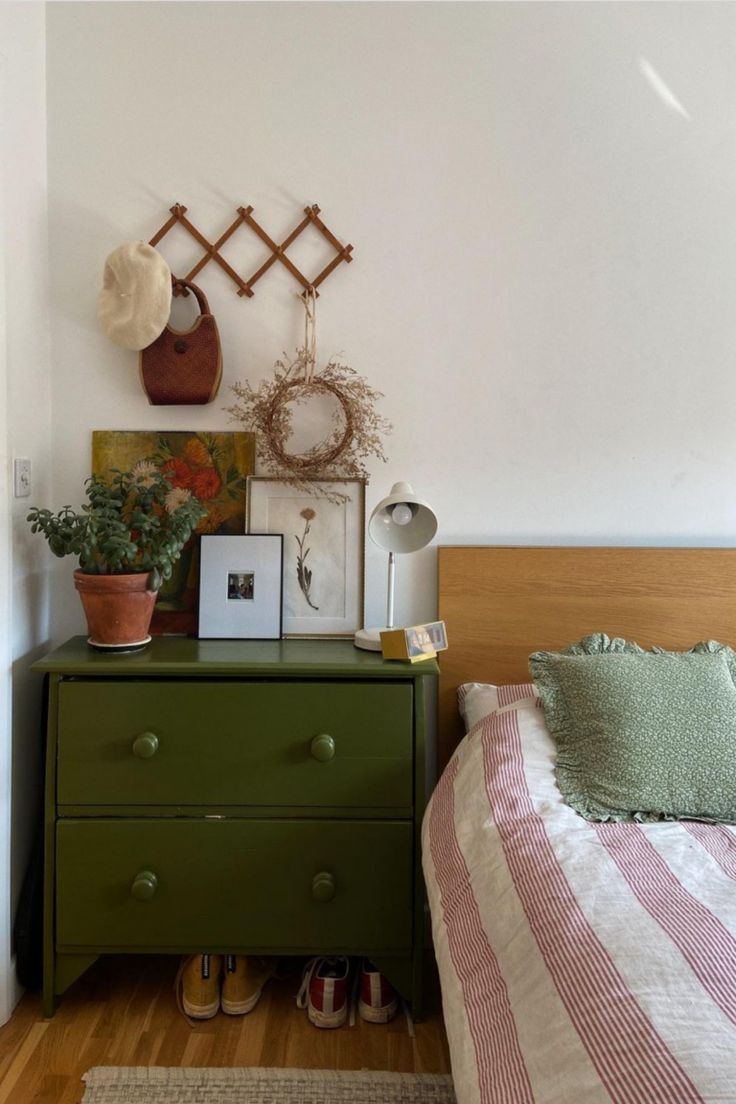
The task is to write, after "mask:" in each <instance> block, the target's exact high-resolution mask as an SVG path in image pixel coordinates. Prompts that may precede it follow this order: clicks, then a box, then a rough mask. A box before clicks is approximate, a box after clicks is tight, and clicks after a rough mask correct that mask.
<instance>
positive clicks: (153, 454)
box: [92, 430, 255, 635]
mask: <svg viewBox="0 0 736 1104" xmlns="http://www.w3.org/2000/svg"><path fill="white" fill-rule="evenodd" d="M146 464H153V465H155V466H156V467H157V468H159V469H161V470H162V471H163V472H165V473H166V474H167V475H168V476H169V478H170V480H171V483H172V486H173V487H174V488H181V489H182V490H188V491H190V492H191V493H192V494H195V495H196V496H197V498H199V499H200V500H201V501H202V502H203V504H204V505H205V506H206V507H207V516H206V517H205V518H203V519H202V521H201V522H200V523H199V525H198V527H197V532H196V534H195V536H194V537H193V538H192V540H191V541H189V542H188V544H187V545H185V547H184V549H183V551H182V555H181V559H180V560H179V561H178V563H177V564H176V566H175V568H174V574H173V576H172V578H171V579H169V580H166V581H165V582H164V584H163V586H162V588H161V592H160V594H159V598H158V601H157V602H156V608H155V611H154V614H153V621H152V623H151V632H152V633H155V634H158V635H161V634H162V633H186V634H196V632H197V609H198V598H197V596H198V590H199V537H200V536H201V534H203V533H226V534H231V535H234V534H237V533H244V532H245V521H246V503H247V492H248V476H250V475H252V474H253V472H254V470H255V434H254V433H228V432H212V433H205V432H199V433H195V432H193V431H186V430H185V431H181V430H175V431H158V432H157V431H155V430H154V431H148V430H140V431H138V430H131V431H128V430H95V432H93V434H92V471H93V473H94V474H95V475H99V476H102V477H104V476H105V475H106V474H108V473H109V472H110V470H111V469H113V468H117V469H119V470H120V471H129V470H133V469H135V468H136V466H137V465H146Z"/></svg>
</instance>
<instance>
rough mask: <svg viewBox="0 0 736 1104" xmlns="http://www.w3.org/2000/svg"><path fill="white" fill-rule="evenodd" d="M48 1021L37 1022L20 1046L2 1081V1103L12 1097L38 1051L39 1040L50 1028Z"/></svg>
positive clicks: (0, 1093) (0, 1086) (0, 1095)
mask: <svg viewBox="0 0 736 1104" xmlns="http://www.w3.org/2000/svg"><path fill="white" fill-rule="evenodd" d="M48 1026H49V1025H48V1024H47V1023H35V1024H33V1025H32V1027H31V1029H30V1030H29V1031H28V1033H27V1035H26V1036H25V1038H24V1040H23V1042H22V1043H21V1045H20V1047H19V1048H18V1050H17V1052H16V1054H15V1056H14V1058H13V1060H12V1062H11V1063H10V1066H9V1067H8V1070H7V1072H6V1074H5V1076H4V1077H3V1079H2V1082H0V1104H5V1102H6V1101H7V1100H8V1099H9V1098H10V1094H11V1093H12V1091H13V1089H14V1088H15V1085H16V1082H17V1081H18V1080H19V1078H20V1076H21V1074H22V1073H23V1070H24V1069H25V1067H26V1065H27V1064H28V1063H29V1062H30V1061H31V1058H32V1057H33V1056H34V1054H35V1052H36V1048H37V1047H38V1044H39V1042H40V1041H41V1039H42V1038H43V1036H44V1035H45V1034H46V1031H47V1029H48Z"/></svg>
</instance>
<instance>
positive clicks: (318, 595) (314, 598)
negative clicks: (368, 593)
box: [248, 476, 365, 637]
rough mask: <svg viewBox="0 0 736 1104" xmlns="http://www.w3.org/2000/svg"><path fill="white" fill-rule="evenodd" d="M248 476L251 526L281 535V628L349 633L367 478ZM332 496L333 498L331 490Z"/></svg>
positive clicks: (358, 613) (356, 618)
mask: <svg viewBox="0 0 736 1104" xmlns="http://www.w3.org/2000/svg"><path fill="white" fill-rule="evenodd" d="M304 485H305V488H306V487H307V485H312V486H313V487H314V493H312V494H310V493H309V490H308V489H303V490H301V489H299V488H297V487H294V486H292V485H291V484H290V483H287V482H284V481H283V480H280V479H271V478H269V477H262V476H254V477H252V478H250V479H249V480H248V531H249V532H255V533H280V534H282V536H283V538H284V635H285V636H302V637H312V636H334V637H339V636H347V637H352V636H353V634H354V633H355V631H356V629H359V628H360V627H361V626H362V624H363V535H364V532H365V484H364V483H363V481H362V480H360V479H333V480H315V479H309V480H307V479H305V480H304ZM330 496H331V497H330Z"/></svg>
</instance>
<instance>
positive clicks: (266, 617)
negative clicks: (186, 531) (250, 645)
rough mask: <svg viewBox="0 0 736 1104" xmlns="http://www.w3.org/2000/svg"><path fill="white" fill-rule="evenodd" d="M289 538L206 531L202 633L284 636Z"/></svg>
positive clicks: (239, 637) (262, 637)
mask: <svg viewBox="0 0 736 1104" xmlns="http://www.w3.org/2000/svg"><path fill="white" fill-rule="evenodd" d="M283 559H284V538H283V537H282V536H281V535H280V534H278V533H275V534H263V535H256V534H251V535H248V536H237V537H234V536H233V537H230V536H203V537H202V545H201V551H200V563H201V568H200V577H199V635H200V637H204V638H219V639H229V640H278V639H279V638H280V637H281V631H282V627H283V625H282V609H283V600H282V598H283Z"/></svg>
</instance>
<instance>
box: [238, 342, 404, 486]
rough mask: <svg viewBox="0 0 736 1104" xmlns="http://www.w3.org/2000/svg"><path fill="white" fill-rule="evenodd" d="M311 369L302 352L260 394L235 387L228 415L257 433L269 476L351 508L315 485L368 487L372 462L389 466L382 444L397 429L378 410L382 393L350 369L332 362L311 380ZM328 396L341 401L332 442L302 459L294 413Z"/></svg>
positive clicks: (279, 366) (278, 368)
mask: <svg viewBox="0 0 736 1104" xmlns="http://www.w3.org/2000/svg"><path fill="white" fill-rule="evenodd" d="M310 367H311V364H310V358H309V355H308V350H307V349H306V348H300V349H297V351H296V357H295V358H294V359H293V360H291V361H290V360H288V357H287V354H286V353H284V359H283V360H277V361H276V364H275V365H274V371H273V376H272V377H270V378H269V379H266V380H264V381H263V382H262V383H261V384H259V386H258V387H257V388H254V387H251V385H250V384H249V383H247V382H246V383H235V384H234V385H233V387H232V390H233V393H234V394H235V395H236V397H237V402H236V403H235V404H234V405H233V406H230V407H227V412H228V413H229V414H230V415H231V416H232V418H234V419H235V420H236V421H239V422H242V424H243V425H244V426H245V427H247V428H248V429H250V430H253V431H255V434H256V450H257V454H258V460H259V463H260V464H262V465H263V468H264V469H265V472H266V474H268V475H270V476H272V477H273V478H276V479H282V480H284V482H286V483H290V484H291V485H292V486H293V487H295V488H296V489H297V490H299V491H302V492H306V493H308V494H312V495H315V496H316V497H321V498H326V499H328V500H329V501H330V502H335V503H343V502H347V501H348V500H349V497H350V496H349V495H346V494H340V493H339V492H337V491H334V490H331V489H325V488H322V487H320V486H319V484H315V483H313V482H309V481H310V480H314V479H320V480H324V481H329V480H339V479H363V480H365V481H366V483H367V482H368V480H369V474H368V470H367V468H366V461H367V459H368V458H369V457H371V456H375V457H376V458H377V459H379V460H383V461H384V463H385V461H386V456H385V453H384V451H383V440H382V438H383V437H384V435H385V434H387V433H390V432H391V429H392V426H391V423H390V422H388V421H387V420H386V418H384V417H383V416H382V415H381V414H378V413H377V412H376V410H375V403H376V401H377V400H378V399H381V398H383V394H382V392H381V391H376V390H375V389H374V388H372V387H369V385H368V384H367V383H366V381H365V380H364V379H363V377H362V376H359V375H358V373H357V372H356V371H355V370H354V369H353V368H350V367H349V365H347V364H342V363H341V362H340V361H338V360H334V359H332V360H330V361H329V363H328V364H327V365H326V366H325V367H324V368H323V369H322V370H321V371H320V372H318V373H316V374H314V375H312V376H311V377H310V375H309V371H310ZM325 395H328V396H329V395H332V396H333V398H335V399H336V400H337V408H336V409H335V410H334V411H333V414H332V423H333V424H332V428H331V430H330V432H329V433H328V435H327V437H326V438H325V439H324V440H323V441H320V442H318V443H317V444H316V445H313V446H312V447H311V448H310V449H307V451H306V452H304V453H302V454H301V455H295V454H293V453H290V452H287V450H286V442H287V441H288V439H289V436H290V435H291V432H292V427H293V417H294V409H293V408H294V407H295V406H299V405H303V404H304V403H306V402H308V401H309V399H310V398H314V397H316V396H325Z"/></svg>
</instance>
